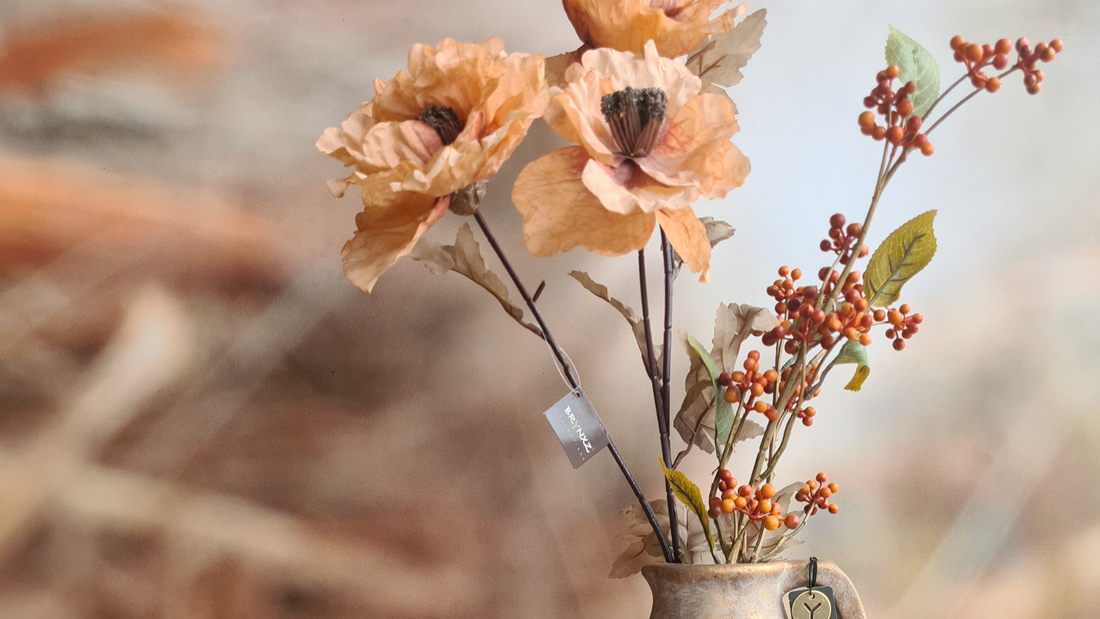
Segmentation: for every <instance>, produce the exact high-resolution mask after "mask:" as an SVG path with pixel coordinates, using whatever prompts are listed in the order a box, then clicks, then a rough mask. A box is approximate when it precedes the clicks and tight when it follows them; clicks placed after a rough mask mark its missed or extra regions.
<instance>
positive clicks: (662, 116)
mask: <svg viewBox="0 0 1100 619" xmlns="http://www.w3.org/2000/svg"><path fill="white" fill-rule="evenodd" d="M565 77H566V81H567V85H566V87H565V88H564V90H558V91H557V92H556V93H555V94H554V96H553V97H552V98H551V101H550V105H549V107H548V108H547V110H546V114H545V116H544V118H545V120H546V122H547V124H549V125H550V127H551V128H552V129H553V130H554V131H555V132H556V133H557V134H558V135H560V136H562V137H563V138H565V139H567V140H570V141H572V142H576V143H577V144H578V146H570V147H566V148H562V149H559V150H556V151H554V152H551V153H550V154H548V155H545V156H543V157H541V158H539V159H536V160H535V161H533V162H531V163H530V164H528V165H527V167H525V168H524V169H523V171H522V172H521V173H520V175H519V177H518V178H517V179H516V183H515V185H514V187H513V188H512V200H513V202H514V203H515V205H516V209H517V210H519V212H520V213H521V214H522V215H523V219H524V225H523V234H524V241H525V242H526V244H527V248H528V250H529V251H530V252H531V253H532V254H534V255H535V256H551V255H553V254H555V253H557V252H561V251H568V250H570V249H573V248H574V247H577V246H580V247H583V248H585V249H587V250H589V251H591V252H594V253H596V254H600V255H603V256H620V255H623V254H626V253H629V252H632V251H637V250H639V249H641V248H642V247H645V245H646V243H647V242H648V241H649V239H650V237H651V236H652V234H653V228H654V225H655V224H660V226H661V229H662V230H664V232H665V234H666V235H667V236H668V240H669V242H670V243H671V244H672V246H673V248H675V249H676V252H677V253H678V254H679V255H680V257H681V258H683V260H684V263H685V264H686V265H687V266H688V268H690V269H691V271H692V272H694V273H699V274H700V277H699V279H700V281H704V282H705V281H709V279H710V243H709V242H708V241H707V235H706V229H705V227H704V226H703V224H702V223H701V222H700V221H699V218H698V217H696V215H695V212H694V211H693V210H692V208H691V204H692V203H693V202H694V201H695V200H697V199H698V198H700V197H704V198H721V197H724V196H725V195H726V193H727V192H729V191H730V190H731V189H733V188H734V187H738V186H740V185H741V184H742V183H744V181H745V177H746V175H748V173H749V160H748V158H746V157H745V156H744V155H743V154H742V153H741V151H740V150H739V149H738V148H737V147H736V146H735V145H734V144H733V143H732V142H731V141H730V138H731V137H732V136H733V134H734V133H736V132H737V131H738V129H739V127H738V125H737V120H736V119H735V118H734V107H733V103H732V102H731V101H730V100H729V98H728V97H726V96H725V95H723V94H716V93H701V92H700V90H701V88H702V85H701V82H700V80H699V78H698V77H696V76H695V75H693V74H692V73H691V71H690V70H688V68H687V67H686V66H684V64H683V63H682V62H680V61H676V60H670V59H668V58H661V57H660V56H659V55H658V53H657V49H656V46H655V45H654V43H653V42H652V41H650V42H649V43H647V44H646V46H645V55H644V56H642V57H636V56H635V55H634V54H632V53H629V52H617V51H614V50H610V49H597V50H591V51H588V52H586V53H585V54H584V56H583V57H582V60H581V62H580V63H578V64H574V65H573V66H572V67H570V68H569V70H568V71H567V73H566V76H565Z"/></svg>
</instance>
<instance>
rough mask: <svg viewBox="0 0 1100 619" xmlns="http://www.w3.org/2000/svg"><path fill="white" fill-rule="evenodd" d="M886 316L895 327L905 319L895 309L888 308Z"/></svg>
mask: <svg viewBox="0 0 1100 619" xmlns="http://www.w3.org/2000/svg"><path fill="white" fill-rule="evenodd" d="M886 317H887V318H888V319H889V320H890V324H892V325H894V326H895V327H896V326H898V325H900V324H901V323H902V321H903V320H905V316H902V315H901V312H899V311H897V310H890V313H889V314H887V316H886Z"/></svg>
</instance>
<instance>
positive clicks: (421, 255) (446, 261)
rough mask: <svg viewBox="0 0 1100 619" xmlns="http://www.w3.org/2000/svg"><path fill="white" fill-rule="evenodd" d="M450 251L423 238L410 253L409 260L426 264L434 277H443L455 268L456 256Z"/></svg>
mask: <svg viewBox="0 0 1100 619" xmlns="http://www.w3.org/2000/svg"><path fill="white" fill-rule="evenodd" d="M448 249H449V248H448V247H444V246H443V245H440V244H439V243H436V242H435V241H432V240H430V239H428V238H427V237H424V236H422V237H420V240H418V241H417V242H416V245H414V246H413V249H412V251H411V252H409V258H411V259H413V260H415V261H417V262H422V263H424V266H426V267H428V270H429V271H431V272H432V275H442V274H444V273H446V272H447V271H450V270H451V269H453V268H454V266H455V259H454V256H453V255H452V252H450V251H448Z"/></svg>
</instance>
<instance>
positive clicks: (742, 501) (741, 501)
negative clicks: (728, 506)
mask: <svg viewBox="0 0 1100 619" xmlns="http://www.w3.org/2000/svg"><path fill="white" fill-rule="evenodd" d="M733 504H734V505H735V506H737V509H744V508H745V506H746V505H748V504H749V500H748V499H746V498H745V497H743V496H739V497H737V498H736V499H734V500H733Z"/></svg>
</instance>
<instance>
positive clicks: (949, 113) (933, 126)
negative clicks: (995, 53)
mask: <svg viewBox="0 0 1100 619" xmlns="http://www.w3.org/2000/svg"><path fill="white" fill-rule="evenodd" d="M1019 68H1020V67H1019V66H1014V67H1012V68H1011V69H1009V70H1007V71H1005V72H1004V73H1001V74H1000V75H998V76H997V79H1001V78H1003V77H1005V76H1006V75H1008V74H1009V73H1012V72H1013V71H1015V70H1017V69H1019ZM966 77H969V76H968V75H964V76H962V78H959V81H962V79H963V78H966ZM955 83H956V84H958V82H955ZM952 88H954V86H952ZM983 91H985V89H984V88H975V89H974V92H972V93H970V94H968V95H966V96H965V97H963V98H962V99H961V100H959V102H958V103H956V104H955V105H952V106H951V109H949V110H947V111H946V112H944V113H943V116H940V117H939V118H938V119H936V122H934V123H932V126H931V127H930V128H929V129H928V131H925V132H924V134H925V135H929V134H931V133H932V132H933V131H935V130H936V127H938V126H940V123H942V122H943V121H945V120H947V117H948V116H950V115H951V113H952V112H954V111H955V110H957V109H959V108H960V107H962V106H963V104H964V103H966V102H967V101H969V100H971V99H973V98H974V97H975V96H977V95H978V93H980V92H983ZM944 94H947V93H946V92H945V93H944ZM940 98H941V99H942V98H943V96H942V95H941V96H940ZM929 111H931V109H929ZM927 115H928V114H927V113H926V114H925V116H927Z"/></svg>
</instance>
